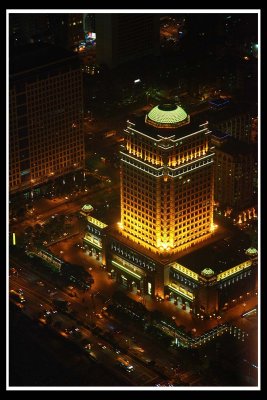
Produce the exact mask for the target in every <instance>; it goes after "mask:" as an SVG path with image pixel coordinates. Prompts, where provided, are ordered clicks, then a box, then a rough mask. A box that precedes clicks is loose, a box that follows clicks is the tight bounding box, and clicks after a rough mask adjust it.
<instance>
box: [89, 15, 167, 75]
mask: <svg viewBox="0 0 267 400" xmlns="http://www.w3.org/2000/svg"><path fill="white" fill-rule="evenodd" d="M95 24H96V62H97V63H98V64H106V65H107V66H108V67H110V68H113V67H116V66H118V65H120V64H123V63H125V62H128V61H132V60H136V59H140V58H142V57H144V56H147V55H158V54H159V50H160V29H159V16H158V15H157V14H96V21H95Z"/></svg>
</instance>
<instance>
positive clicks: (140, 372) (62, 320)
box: [10, 259, 159, 386]
mask: <svg viewBox="0 0 267 400" xmlns="http://www.w3.org/2000/svg"><path fill="white" fill-rule="evenodd" d="M11 262H12V265H13V266H15V268H16V269H17V270H18V275H17V274H12V275H11V276H10V289H14V290H17V291H18V290H19V289H20V290H22V291H23V294H24V297H25V299H26V302H25V303H24V304H17V305H18V306H20V307H22V311H23V312H24V313H25V314H26V315H28V316H29V317H31V318H33V319H37V320H38V321H39V323H41V324H48V323H49V325H50V326H52V327H53V328H54V329H55V330H56V331H57V332H58V333H59V334H61V335H62V336H64V337H66V338H68V339H69V340H71V341H73V342H75V343H76V344H77V345H78V346H79V347H81V346H82V343H85V342H88V343H90V344H91V351H92V353H93V354H94V356H95V358H96V360H95V361H96V362H97V363H100V364H103V365H105V367H106V368H108V369H109V370H110V372H111V373H112V374H115V375H117V376H119V377H120V378H121V379H123V380H124V381H125V382H126V383H128V384H130V385H134V386H150V385H153V383H154V382H158V377H159V376H158V374H156V373H155V372H154V371H152V370H150V369H148V368H146V367H144V366H143V365H142V364H140V363H137V362H136V360H134V359H133V358H132V357H131V356H130V355H127V356H124V357H125V359H127V361H128V362H129V365H132V366H133V368H134V370H133V371H132V372H130V373H129V372H127V371H126V370H124V369H122V368H120V367H119V366H118V365H117V364H118V354H117V353H116V352H115V350H114V348H113V347H112V346H111V345H110V344H109V343H108V342H106V341H105V340H104V339H103V338H101V339H99V337H98V336H96V335H94V334H92V332H91V331H90V330H89V329H88V328H86V327H84V326H83V325H81V323H80V322H82V323H83V322H84V321H85V319H86V317H85V316H86V315H88V314H89V313H92V312H94V311H93V306H92V304H90V303H91V302H86V303H82V302H81V299H80V297H79V298H75V297H71V308H72V311H74V312H75V320H73V318H71V316H70V315H68V314H63V313H61V312H59V311H58V312H57V313H56V314H53V312H51V310H54V311H55V307H54V305H53V298H60V299H63V300H66V301H69V300H70V298H69V296H68V295H67V294H66V292H65V291H64V290H62V289H61V288H59V287H56V288H55V287H54V285H52V284H51V283H49V282H48V281H44V279H43V280H42V281H41V284H42V285H40V277H39V275H37V274H35V273H34V272H32V271H31V270H29V268H27V269H25V265H23V266H22V265H20V263H18V262H17V261H15V260H14V259H12V261H11ZM37 282H39V284H38V283H37ZM11 301H13V302H15V301H14V300H13V299H11ZM15 303H16V302H15ZM88 303H89V304H88ZM46 310H48V313H47V311H46ZM48 319H49V322H48ZM79 321H80V322H79ZM74 326H75V327H76V328H78V329H79V335H77V333H76V334H75V331H74V329H73V327H74ZM65 329H67V332H66V331H65ZM69 330H71V331H72V332H73V333H69V332H68V331H69ZM99 343H101V345H100V344H99ZM89 357H90V356H89Z"/></svg>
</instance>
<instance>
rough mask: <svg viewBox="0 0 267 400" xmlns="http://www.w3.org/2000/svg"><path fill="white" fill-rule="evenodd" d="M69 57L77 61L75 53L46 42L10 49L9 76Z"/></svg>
mask: <svg viewBox="0 0 267 400" xmlns="http://www.w3.org/2000/svg"><path fill="white" fill-rule="evenodd" d="M70 58H72V59H73V60H75V59H77V61H79V59H78V56H77V54H75V53H73V52H72V51H70V50H66V49H64V48H61V47H58V46H54V45H51V44H47V43H34V44H27V45H25V46H20V47H17V48H15V49H10V54H9V72H10V75H11V76H12V75H15V74H21V73H26V72H29V71H31V70H34V69H39V68H43V67H46V66H47V65H51V64H57V63H58V62H62V61H63V60H66V59H70Z"/></svg>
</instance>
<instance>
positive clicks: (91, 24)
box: [83, 14, 96, 33]
mask: <svg viewBox="0 0 267 400" xmlns="http://www.w3.org/2000/svg"><path fill="white" fill-rule="evenodd" d="M95 20H96V16H95V14H83V30H84V32H93V33H95V32H96V24H95Z"/></svg>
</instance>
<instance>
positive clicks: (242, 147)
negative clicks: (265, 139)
mask: <svg viewBox="0 0 267 400" xmlns="http://www.w3.org/2000/svg"><path fill="white" fill-rule="evenodd" d="M212 141H213V143H214V145H215V162H214V183H215V184H214V199H215V201H216V202H218V203H219V206H220V208H222V209H224V210H226V209H227V208H231V209H232V210H233V211H234V213H235V214H236V213H238V212H239V211H244V210H245V209H247V208H248V207H251V206H253V200H254V175H255V163H256V156H257V149H256V148H255V145H252V144H248V143H244V142H240V141H239V140H236V139H234V138H232V137H229V136H227V135H226V134H222V133H220V132H214V134H213V137H212Z"/></svg>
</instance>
